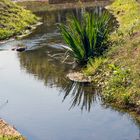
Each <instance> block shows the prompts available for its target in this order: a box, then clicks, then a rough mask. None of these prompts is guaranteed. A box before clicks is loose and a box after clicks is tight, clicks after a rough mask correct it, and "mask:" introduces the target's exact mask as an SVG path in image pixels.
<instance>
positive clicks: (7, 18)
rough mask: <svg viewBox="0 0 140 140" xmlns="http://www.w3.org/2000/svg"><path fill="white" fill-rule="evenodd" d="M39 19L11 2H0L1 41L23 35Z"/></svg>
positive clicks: (8, 0) (9, 0) (6, 0)
mask: <svg viewBox="0 0 140 140" xmlns="http://www.w3.org/2000/svg"><path fill="white" fill-rule="evenodd" d="M36 21H37V18H36V17H35V15H33V14H32V13H31V12H30V11H27V10H25V9H23V8H21V7H20V6H18V5H17V4H15V3H13V2H12V1H11V0H0V40H3V39H8V38H9V37H12V36H16V35H20V34H23V32H24V31H25V30H26V29H29V28H30V25H31V24H35V23H36Z"/></svg>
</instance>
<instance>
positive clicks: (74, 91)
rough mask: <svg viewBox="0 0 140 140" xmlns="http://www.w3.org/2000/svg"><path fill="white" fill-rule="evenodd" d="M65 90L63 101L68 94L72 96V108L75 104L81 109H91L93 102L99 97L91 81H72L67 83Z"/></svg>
mask: <svg viewBox="0 0 140 140" xmlns="http://www.w3.org/2000/svg"><path fill="white" fill-rule="evenodd" d="M64 91H65V92H64V98H63V101H64V100H65V99H66V98H67V96H71V98H72V103H71V107H70V109H71V108H73V107H75V106H80V108H81V110H83V109H85V110H87V111H90V109H91V106H92V104H93V103H94V101H95V100H96V98H97V96H96V95H97V90H96V89H95V88H94V87H93V86H92V85H91V84H89V83H78V82H72V81H71V82H70V83H69V85H66V87H65V88H64ZM98 97H99V96H98Z"/></svg>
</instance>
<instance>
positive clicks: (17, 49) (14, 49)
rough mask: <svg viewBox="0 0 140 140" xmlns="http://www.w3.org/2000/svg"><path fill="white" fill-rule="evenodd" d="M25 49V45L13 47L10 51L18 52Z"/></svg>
mask: <svg viewBox="0 0 140 140" xmlns="http://www.w3.org/2000/svg"><path fill="white" fill-rule="evenodd" d="M26 49H27V47H18V46H17V47H13V48H12V51H18V52H23V51H25V50H26Z"/></svg>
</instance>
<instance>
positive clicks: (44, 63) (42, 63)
mask: <svg viewBox="0 0 140 140" xmlns="http://www.w3.org/2000/svg"><path fill="white" fill-rule="evenodd" d="M88 9H90V10H91V11H92V10H93V9H94V10H95V11H97V12H100V11H102V8H101V7H99V8H96V9H95V8H88ZM85 10H86V9H83V8H82V9H65V10H59V11H51V12H47V11H43V12H39V11H38V12H36V14H37V15H39V16H41V17H42V19H43V24H42V25H41V26H39V27H38V28H37V29H36V30H35V31H34V32H33V33H32V34H31V35H30V36H28V37H27V38H24V39H22V40H18V41H17V40H15V41H10V42H8V43H5V44H1V45H0V48H1V51H0V89H1V90H0V117H1V118H4V119H5V120H6V121H7V122H9V123H10V124H12V125H14V126H15V127H16V128H17V129H18V130H19V131H20V132H21V133H22V134H23V135H24V136H25V137H27V138H28V140H139V139H140V131H139V130H140V125H139V123H138V122H137V121H135V120H134V119H132V118H131V116H129V115H128V114H127V113H123V112H119V111H116V110H114V109H111V108H109V107H108V108H106V107H105V106H104V105H102V102H101V100H100V97H99V95H98V92H97V91H96V89H94V88H93V87H91V86H90V85H88V84H86V85H85V84H79V83H74V82H71V81H69V80H68V79H67V78H66V74H67V73H68V72H70V71H71V70H72V67H73V66H72V62H71V59H68V60H67V61H66V62H64V61H63V60H64V55H65V52H66V50H64V49H63V48H62V47H61V44H63V41H62V39H61V37H60V34H59V30H58V29H57V23H59V22H66V21H67V19H68V17H69V16H70V15H71V13H72V12H73V13H74V14H75V15H77V16H78V17H79V18H80V16H81V14H82V13H83V12H84V11H85ZM17 45H25V46H27V48H28V51H26V52H23V53H17V52H15V51H10V49H11V48H12V47H14V46H17Z"/></svg>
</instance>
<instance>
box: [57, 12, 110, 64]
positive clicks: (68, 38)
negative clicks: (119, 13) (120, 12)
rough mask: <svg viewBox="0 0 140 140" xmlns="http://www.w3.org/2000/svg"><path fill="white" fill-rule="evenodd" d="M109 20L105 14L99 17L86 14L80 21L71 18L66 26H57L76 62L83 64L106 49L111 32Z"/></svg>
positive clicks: (108, 16) (93, 14)
mask: <svg viewBox="0 0 140 140" xmlns="http://www.w3.org/2000/svg"><path fill="white" fill-rule="evenodd" d="M110 20H111V16H110V15H109V14H108V13H107V12H103V13H102V14H101V15H98V14H96V13H92V14H91V13H86V14H84V15H83V17H82V21H80V20H79V19H78V18H76V17H73V18H72V20H71V21H70V22H69V24H68V25H64V24H61V25H60V26H59V28H60V31H61V34H62V37H63V39H64V41H65V42H66V44H67V45H68V46H69V47H70V49H71V50H72V53H73V56H74V57H75V59H76V60H77V61H78V62H80V63H81V64H84V63H86V62H88V60H89V58H94V57H97V56H100V55H102V54H103V52H104V51H105V50H106V49H107V43H108V36H109V34H110V32H111V30H112V26H110V24H109V23H110Z"/></svg>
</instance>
